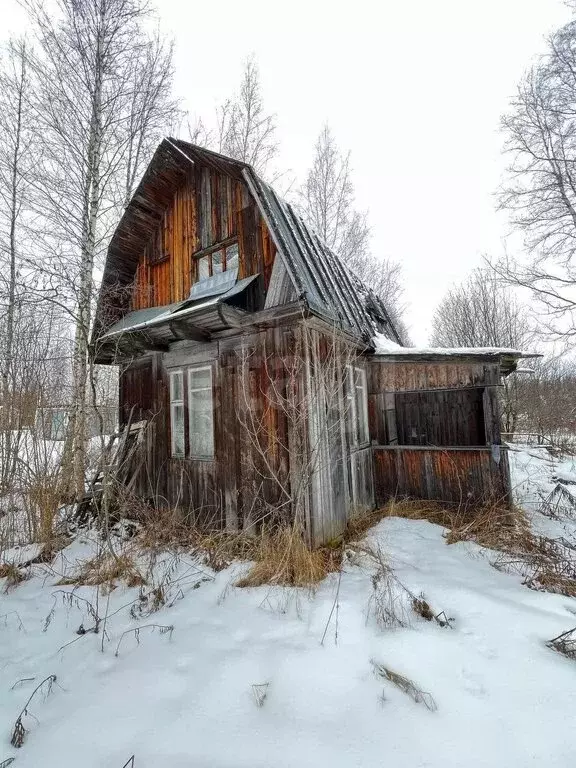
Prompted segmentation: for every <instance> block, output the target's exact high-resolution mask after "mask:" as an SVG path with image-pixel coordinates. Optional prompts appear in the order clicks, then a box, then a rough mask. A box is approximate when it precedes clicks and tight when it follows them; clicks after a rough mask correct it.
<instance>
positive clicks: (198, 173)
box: [130, 163, 275, 310]
mask: <svg viewBox="0 0 576 768" xmlns="http://www.w3.org/2000/svg"><path fill="white" fill-rule="evenodd" d="M232 238H237V239H238V249H239V271H238V277H239V279H242V278H244V277H249V276H250V275H254V274H262V275H263V286H264V290H267V288H268V284H269V282H270V276H271V272H272V265H273V262H274V256H275V246H274V244H273V241H272V238H271V237H270V233H269V231H268V228H267V226H266V224H265V222H264V221H263V219H262V217H261V215H260V212H259V209H258V207H257V205H256V202H255V201H254V199H253V198H252V196H251V195H250V192H249V191H248V189H247V187H246V185H245V183H244V182H243V181H241V180H239V179H237V178H232V177H231V176H229V175H226V174H224V173H221V172H220V171H218V170H216V169H214V168H211V167H207V166H202V165H200V164H198V163H194V164H192V163H191V164H190V169H189V171H188V173H187V174H186V177H185V179H184V181H183V182H182V183H181V184H180V185H179V186H178V187H177V188H176V189H175V191H174V195H173V199H172V202H171V203H170V205H169V206H168V208H167V209H166V210H165V212H164V214H163V216H162V219H161V222H160V224H159V225H158V227H157V228H156V230H155V232H154V233H153V234H152V235H151V236H150V237H149V238H148V240H147V242H146V243H145V245H144V247H143V248H142V251H141V254H140V257H139V259H138V264H137V267H136V273H135V278H134V284H133V288H132V294H131V301H130V309H132V310H136V309H148V308H150V307H155V306H162V305H165V304H171V303H173V302H177V301H183V300H184V299H186V298H187V296H188V295H189V293H190V288H191V286H192V285H193V284H194V283H195V282H197V280H198V262H197V260H196V259H195V258H194V254H196V253H198V252H202V251H203V250H204V249H206V248H210V247H211V246H213V245H215V244H218V243H221V242H226V241H229V240H230V239H232ZM263 300H264V299H263V297H262V306H263Z"/></svg>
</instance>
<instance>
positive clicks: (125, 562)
mask: <svg viewBox="0 0 576 768" xmlns="http://www.w3.org/2000/svg"><path fill="white" fill-rule="evenodd" d="M118 581H124V582H125V583H126V585H127V586H128V587H140V586H143V585H144V584H146V579H145V578H144V576H142V574H141V573H140V571H139V570H138V568H137V567H136V565H135V563H134V560H133V559H132V557H131V556H130V555H128V554H126V553H124V554H121V555H115V556H113V555H112V554H110V553H102V554H100V555H97V556H96V557H93V558H92V559H91V560H87V561H86V562H85V563H84V564H83V565H82V567H81V568H80V570H79V572H78V573H77V574H76V575H75V576H73V577H70V578H65V579H62V580H61V581H60V582H58V584H59V585H68V584H83V585H86V586H100V585H106V586H109V587H110V588H112V589H113V588H114V586H115V583H116V582H118Z"/></svg>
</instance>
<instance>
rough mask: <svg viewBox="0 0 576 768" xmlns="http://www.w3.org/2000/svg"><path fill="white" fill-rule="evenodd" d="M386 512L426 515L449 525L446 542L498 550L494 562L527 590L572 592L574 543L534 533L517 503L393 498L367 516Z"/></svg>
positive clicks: (574, 593) (574, 586)
mask: <svg viewBox="0 0 576 768" xmlns="http://www.w3.org/2000/svg"><path fill="white" fill-rule="evenodd" d="M384 517H405V518H408V519H410V520H428V521H429V522H431V523H435V524H437V525H442V526H443V527H445V528H447V529H448V531H447V532H446V534H445V538H446V543H447V544H455V543H457V542H461V541H473V542H475V543H476V544H479V545H480V546H482V547H485V548H486V549H490V550H493V551H495V552H497V553H498V554H497V555H496V557H495V559H494V560H493V561H492V565H493V566H494V567H495V568H497V569H499V570H504V571H508V572H515V573H519V574H520V575H522V576H523V577H524V582H523V583H524V584H525V585H526V586H527V587H529V588H530V589H535V590H539V591H546V592H554V593H558V594H563V595H566V596H567V597H576V542H570V541H567V540H566V539H562V538H560V539H550V538H547V537H545V536H539V535H537V534H535V533H534V532H533V531H532V529H531V527H530V523H529V521H528V518H527V516H526V514H525V513H524V511H523V510H521V509H520V508H518V507H515V506H512V507H508V506H505V505H503V504H501V503H498V502H494V503H491V504H485V505H482V506H479V507H476V508H474V509H473V508H467V509H462V508H460V507H459V506H458V505H452V506H451V505H442V504H440V503H438V502H431V501H419V500H415V499H400V500H398V499H393V500H392V501H390V502H389V503H388V504H387V505H386V506H385V507H384V508H383V509H381V510H378V511H377V512H374V513H372V514H371V515H370V520H371V521H377V520H378V519H382V518H384ZM372 524H373V523H372ZM367 527H369V526H367ZM360 529H361V530H362V528H360Z"/></svg>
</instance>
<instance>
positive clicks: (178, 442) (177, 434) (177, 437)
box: [170, 405, 186, 456]
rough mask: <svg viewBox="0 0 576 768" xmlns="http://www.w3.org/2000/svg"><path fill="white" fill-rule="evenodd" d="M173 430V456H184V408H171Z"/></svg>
mask: <svg viewBox="0 0 576 768" xmlns="http://www.w3.org/2000/svg"><path fill="white" fill-rule="evenodd" d="M170 416H171V419H170V421H171V425H170V426H171V430H172V456H184V455H185V453H186V447H185V445H184V406H183V405H172V406H171V408H170Z"/></svg>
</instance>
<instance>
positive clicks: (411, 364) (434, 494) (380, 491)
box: [368, 360, 510, 506]
mask: <svg viewBox="0 0 576 768" xmlns="http://www.w3.org/2000/svg"><path fill="white" fill-rule="evenodd" d="M368 370H369V374H368V381H369V383H368V389H369V396H368V399H369V414H370V416H369V418H370V429H371V438H372V444H373V455H374V484H375V489H376V502H377V503H378V504H383V503H385V501H386V500H387V499H389V498H391V497H393V496H411V497H415V498H421V499H436V500H440V501H445V502H455V503H459V504H463V505H466V506H468V505H469V506H474V505H475V504H479V503H482V502H484V501H487V500H492V499H499V500H501V501H504V502H508V501H509V494H510V478H509V469H508V456H507V453H506V451H505V449H503V448H501V447H500V445H499V444H500V422H499V410H498V396H497V387H498V384H499V369H498V364H496V363H487V362H478V361H474V360H470V361H463V360H458V361H452V360H446V361H439V362H429V361H398V362H397V361H395V360H387V361H385V360H380V361H378V360H375V361H372V362H370V364H369V366H368Z"/></svg>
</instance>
